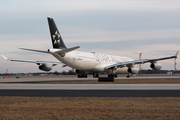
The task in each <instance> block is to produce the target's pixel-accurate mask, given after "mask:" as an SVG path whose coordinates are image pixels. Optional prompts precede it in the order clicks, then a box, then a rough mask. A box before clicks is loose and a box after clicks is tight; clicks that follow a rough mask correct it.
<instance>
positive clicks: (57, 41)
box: [47, 18, 67, 49]
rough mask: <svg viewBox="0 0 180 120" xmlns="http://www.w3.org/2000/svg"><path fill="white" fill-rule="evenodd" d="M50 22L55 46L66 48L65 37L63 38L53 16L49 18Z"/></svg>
mask: <svg viewBox="0 0 180 120" xmlns="http://www.w3.org/2000/svg"><path fill="white" fill-rule="evenodd" d="M47 19H48V23H49V30H50V34H51V40H52V45H53V48H56V49H57V48H59V49H66V48H67V47H66V45H65V44H64V42H63V39H62V38H61V35H60V33H59V31H58V29H57V27H56V24H55V22H54V20H53V19H52V18H47Z"/></svg>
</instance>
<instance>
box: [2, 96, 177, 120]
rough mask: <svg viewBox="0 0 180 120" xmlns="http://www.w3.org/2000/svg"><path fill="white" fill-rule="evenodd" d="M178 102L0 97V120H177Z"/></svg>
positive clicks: (151, 99) (168, 99) (163, 100)
mask: <svg viewBox="0 0 180 120" xmlns="http://www.w3.org/2000/svg"><path fill="white" fill-rule="evenodd" d="M179 101H180V98H179V97H176V98H173V97H171V98H164V97H163V98H160V97H157V98H156V97H155V98H95V97H94V98H93V97H90V98H84V97H80V98H71V97H54V98H50V97H0V119H13V120H19V119H27V120H29V119H30V120H31V119H43V120H50V119H65V120H71V119H73V120H76V119H83V120H84V119H113V120H114V119H117V120H119V119H135V120H139V119H143V120H144V119H147V120H150V119H151V120H152V119H163V120H166V119H180V114H179V113H180V102H179Z"/></svg>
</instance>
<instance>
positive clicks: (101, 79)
mask: <svg viewBox="0 0 180 120" xmlns="http://www.w3.org/2000/svg"><path fill="white" fill-rule="evenodd" d="M116 77H117V74H108V77H99V79H98V81H99V82H114V78H116Z"/></svg>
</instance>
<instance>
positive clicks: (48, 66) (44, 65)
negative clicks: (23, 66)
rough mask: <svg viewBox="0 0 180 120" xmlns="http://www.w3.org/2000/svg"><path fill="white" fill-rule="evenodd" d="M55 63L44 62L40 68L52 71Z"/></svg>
mask: <svg viewBox="0 0 180 120" xmlns="http://www.w3.org/2000/svg"><path fill="white" fill-rule="evenodd" d="M52 67H53V65H52V64H47V63H45V64H44V63H43V64H40V65H39V69H40V70H43V71H51V69H52Z"/></svg>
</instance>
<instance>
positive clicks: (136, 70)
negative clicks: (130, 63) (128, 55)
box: [127, 67, 139, 74]
mask: <svg viewBox="0 0 180 120" xmlns="http://www.w3.org/2000/svg"><path fill="white" fill-rule="evenodd" d="M127 71H128V72H129V73H131V74H137V73H138V72H139V69H138V68H137V67H131V68H128V69H127Z"/></svg>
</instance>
